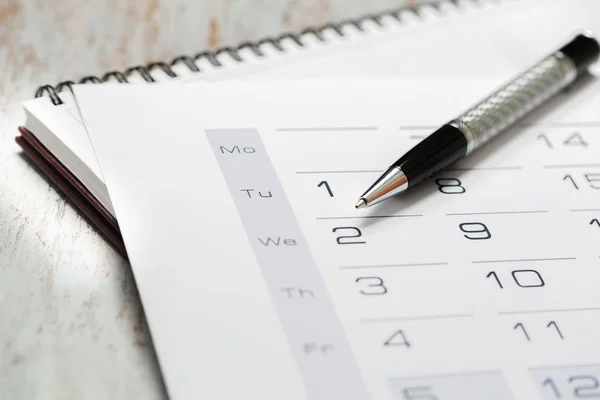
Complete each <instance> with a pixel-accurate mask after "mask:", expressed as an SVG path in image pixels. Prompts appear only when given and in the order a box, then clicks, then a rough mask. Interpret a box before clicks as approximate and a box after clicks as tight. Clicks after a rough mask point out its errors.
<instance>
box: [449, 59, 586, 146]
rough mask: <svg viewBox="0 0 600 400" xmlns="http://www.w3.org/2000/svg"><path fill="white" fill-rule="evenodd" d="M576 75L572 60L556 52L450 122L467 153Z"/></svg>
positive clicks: (556, 91)
mask: <svg viewBox="0 0 600 400" xmlns="http://www.w3.org/2000/svg"><path fill="white" fill-rule="evenodd" d="M576 78H577V68H576V66H575V63H574V62H573V61H572V60H571V59H570V58H569V57H567V56H565V55H564V54H563V53H562V52H560V51H559V52H556V53H554V54H552V55H550V56H548V57H546V58H545V59H543V60H542V61H540V62H539V63H537V64H536V65H534V66H533V67H531V68H530V69H528V70H527V71H525V72H524V73H522V74H520V75H519V76H517V77H516V78H514V79H513V80H511V81H509V82H508V83H506V84H505V85H504V86H502V87H501V88H500V89H498V90H497V91H496V92H495V93H493V94H491V95H490V96H488V97H487V98H485V99H483V100H482V101H480V102H479V103H478V104H476V105H475V106H473V107H472V108H470V109H469V110H468V111H466V112H464V113H463V114H462V115H460V116H459V117H457V118H456V119H454V120H452V121H451V122H450V125H452V126H454V127H456V128H458V129H460V131H461V132H463V134H464V135H465V137H466V139H467V152H466V154H469V153H471V152H472V151H473V150H475V149H477V148H478V147H479V146H481V145H482V144H484V143H485V142H487V141H488V140H489V139H491V138H493V137H494V136H496V135H497V134H498V133H500V132H502V131H503V130H505V129H506V128H508V127H509V126H510V125H512V124H513V123H515V121H517V120H518V119H520V118H522V117H523V116H524V115H525V114H527V113H529V112H530V111H532V110H534V109H535V108H537V107H538V106H540V105H541V104H542V103H544V102H545V101H546V100H548V99H550V98H551V97H553V96H554V95H555V94H556V93H558V92H559V91H561V90H562V89H564V88H565V87H567V86H568V85H569V84H570V83H572V82H573V81H574V80H575V79H576Z"/></svg>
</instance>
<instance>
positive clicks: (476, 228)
mask: <svg viewBox="0 0 600 400" xmlns="http://www.w3.org/2000/svg"><path fill="white" fill-rule="evenodd" d="M458 227H459V228H460V230H461V231H463V232H464V233H468V234H469V235H463V236H464V237H466V238H467V239H470V240H486V239H490V238H491V237H492V233H491V232H490V230H489V229H488V227H487V226H485V224H484V223H482V222H463V223H462V224H460V225H458Z"/></svg>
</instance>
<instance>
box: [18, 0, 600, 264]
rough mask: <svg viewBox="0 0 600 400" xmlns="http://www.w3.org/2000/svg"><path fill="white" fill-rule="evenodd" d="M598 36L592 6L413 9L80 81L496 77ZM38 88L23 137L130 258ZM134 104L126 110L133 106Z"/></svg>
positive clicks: (68, 101) (61, 115) (78, 150)
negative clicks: (573, 39) (575, 40)
mask: <svg viewBox="0 0 600 400" xmlns="http://www.w3.org/2000/svg"><path fill="white" fill-rule="evenodd" d="M582 28H588V29H592V30H594V31H597V32H600V2H598V1H596V0H577V1H575V0H498V1H495V0H476V1H475V0H460V1H440V2H434V4H426V5H422V6H420V7H418V8H417V9H416V10H415V11H412V10H407V9H404V10H389V11H382V12H381V13H378V14H377V15H365V16H362V17H358V18H356V19H355V20H352V21H346V22H345V21H331V23H330V24H328V25H326V26H323V27H312V28H311V29H307V30H306V31H304V32H299V33H285V34H282V35H281V36H275V37H269V38H263V39H261V40H257V41H256V42H252V43H245V44H240V45H239V46H233V47H231V46H228V47H223V48H220V49H215V50H214V51H209V52H200V53H198V54H197V55H195V56H192V55H189V56H181V57H177V58H175V59H173V60H172V61H169V62H159V63H150V64H148V65H147V66H136V67H132V68H129V69H127V70H126V71H123V72H119V71H111V72H107V73H106V74H104V75H102V76H98V77H95V76H91V77H89V76H88V77H86V78H84V79H82V80H83V81H84V82H87V84H98V83H103V82H117V81H118V82H129V83H132V84H136V85H139V84H142V85H143V84H153V83H155V82H158V83H160V82H165V81H174V82H183V83H185V82H190V81H197V80H203V81H221V80H229V79H245V80H247V79H253V80H254V79H283V80H288V79H295V78H307V77H324V76H325V77H326V76H334V77H336V76H374V77H379V76H402V77H407V78H412V77H419V78H429V77H433V78H435V77H437V78H440V77H441V78H449V79H450V78H465V77H468V78H473V77H483V78H500V79H505V78H507V77H508V76H509V75H512V74H515V73H517V71H520V70H522V69H523V68H525V67H526V66H529V65H530V64H531V63H532V62H534V61H537V60H538V59H539V58H540V57H541V56H542V55H545V54H547V52H549V51H551V50H554V49H555V48H557V46H558V45H559V43H560V42H562V41H564V40H566V39H565V38H567V37H569V36H570V35H572V34H573V33H574V32H575V31H576V30H578V29H582ZM75 78H76V77H73V79H74V80H73V81H66V82H62V83H60V84H58V85H54V86H53V85H45V86H42V87H40V88H39V90H38V92H37V93H36V96H38V95H40V96H41V97H40V98H36V99H32V100H29V101H26V102H25V103H24V105H23V106H24V111H25V115H26V119H25V121H24V126H23V127H21V128H20V131H21V135H20V136H19V137H18V138H17V141H18V142H19V144H20V145H21V147H22V148H23V150H24V151H25V153H26V154H27V155H28V156H29V158H30V159H31V160H32V161H33V162H34V163H35V164H36V165H38V167H39V170H40V171H41V172H42V173H44V174H45V175H47V176H48V178H49V179H50V181H51V182H53V183H54V185H55V186H56V187H57V189H59V190H61V191H63V193H64V194H65V196H66V197H68V198H69V199H70V200H71V201H72V203H73V204H74V205H75V206H76V207H77V208H78V209H79V210H80V211H81V213H82V215H83V216H85V217H86V218H87V219H88V220H89V221H90V222H91V223H92V224H93V225H94V226H95V227H97V228H98V229H99V231H100V232H102V233H103V234H104V236H105V237H106V238H107V239H108V241H109V242H110V243H111V244H113V245H114V246H115V247H116V248H117V249H118V250H120V251H121V252H122V253H123V254H124V248H123V244H122V240H121V238H120V232H119V226H118V222H117V220H116V219H115V217H114V212H113V208H112V203H111V199H110V197H109V196H108V193H107V190H106V185H105V183H104V178H103V176H102V174H101V173H100V169H99V166H98V163H97V160H96V159H95V157H94V154H93V150H92V148H91V146H90V143H89V140H88V138H87V136H86V135H85V130H84V129H83V127H82V125H81V121H80V120H79V118H78V113H77V111H76V105H75V103H74V101H73V97H72V95H71V93H70V91H69V88H70V87H71V85H72V84H73V82H80V80H77V79H75ZM134 106H135V105H134V104H129V105H128V107H127V108H126V109H123V110H122V112H124V113H126V112H127V109H129V108H130V107H134Z"/></svg>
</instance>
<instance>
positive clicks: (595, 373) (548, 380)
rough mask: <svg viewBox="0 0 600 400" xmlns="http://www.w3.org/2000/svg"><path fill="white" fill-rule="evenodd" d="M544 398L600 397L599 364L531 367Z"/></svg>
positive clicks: (577, 398) (550, 399)
mask: <svg viewBox="0 0 600 400" xmlns="http://www.w3.org/2000/svg"><path fill="white" fill-rule="evenodd" d="M529 373H530V374H531V378H532V379H533V381H534V384H535V386H536V388H537V389H538V391H539V393H540V396H541V397H542V398H543V399H544V400H556V399H561V400H579V399H600V364H589V365H570V366H552V367H541V368H531V369H530V370H529Z"/></svg>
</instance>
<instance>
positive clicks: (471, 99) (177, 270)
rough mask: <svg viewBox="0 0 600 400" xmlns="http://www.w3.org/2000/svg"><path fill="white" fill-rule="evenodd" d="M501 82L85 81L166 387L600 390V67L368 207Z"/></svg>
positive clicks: (534, 393) (487, 392)
mask: <svg viewBox="0 0 600 400" xmlns="http://www.w3.org/2000/svg"><path fill="white" fill-rule="evenodd" d="M497 84H498V82H497V81H495V80H492V81H489V80H471V79H463V80H460V79H452V80H444V79H437V80H436V79H410V80H401V79H381V80H379V79H366V78H365V79H358V78H354V79H306V80H300V81H294V82H287V83H283V82H279V83H274V82H271V83H270V82H260V83H259V82H255V83H250V82H247V83H241V82H229V83H225V82H222V83H218V84H217V83H215V84H200V83H196V84H189V85H166V86H139V87H134V86H117V85H108V86H104V85H103V86H99V87H86V86H80V87H76V88H75V94H76V98H77V101H78V104H79V106H80V109H81V112H82V116H83V119H84V121H85V123H86V125H87V127H88V129H89V135H90V139H91V143H92V144H93V146H94V148H95V151H96V155H97V157H98V161H99V165H100V166H101V168H102V173H103V176H104V177H105V179H106V183H107V187H108V191H109V194H110V198H111V200H112V201H113V204H114V207H115V213H116V217H117V218H118V220H119V223H120V225H121V228H122V232H123V237H124V240H125V244H126V246H127V252H128V254H129V257H130V260H131V263H132V268H133V271H134V275H135V278H136V283H137V286H138V289H139V291H140V295H141V299H142V302H143V305H144V310H145V312H146V315H147V318H148V323H149V327H150V330H151V334H152V337H153V342H154V345H155V348H156V351H157V355H158V359H159V362H160V366H161V370H162V372H163V376H164V378H165V382H166V385H167V389H168V391H169V394H170V395H171V396H172V398H173V399H176V400H181V399H198V398H207V399H215V400H216V399H240V398H251V399H255V398H256V399H258V398H260V399H294V400H295V399H302V400H308V399H311V400H313V399H361V400H362V399H390V400H395V399H399V400H407V399H420V400H422V399H428V400H432V399H443V400H481V399H486V400H508V399H517V400H537V399H540V400H542V399H543V400H550V399H579V398H593V397H594V396H596V397H597V396H598V395H600V388H599V386H598V384H597V383H598V382H600V342H599V341H598V337H599V333H600V322H599V321H600V297H599V296H598V282H600V246H599V243H600V224H599V222H598V221H599V220H600V135H599V133H600V120H599V119H598V109H600V81H599V80H598V78H595V77H590V78H589V79H585V80H584V81H581V82H580V83H579V84H577V85H576V86H575V87H573V88H571V89H570V90H569V91H567V92H565V93H562V94H561V95H559V96H558V97H556V98H555V99H553V100H552V101H551V102H550V103H549V104H548V105H547V106H544V107H543V108H542V109H540V110H538V111H537V112H535V113H534V114H531V115H529V116H527V118H525V119H524V120H522V121H521V122H520V123H519V124H518V125H517V126H515V127H514V128H513V129H510V130H509V131H507V132H505V133H503V134H501V135H500V136H498V137H497V138H495V139H493V140H492V141H490V142H488V143H487V144H486V145H484V146H483V147H482V148H480V149H479V150H477V151H476V152H474V153H472V154H471V155H470V156H469V157H467V158H465V159H463V160H461V161H460V162H459V163H457V164H455V165H453V166H451V167H450V168H448V169H446V170H443V171H441V172H439V173H438V174H437V175H435V176H434V177H432V178H431V179H430V180H428V181H427V182H425V183H423V184H421V185H419V186H418V187H415V188H413V189H411V191H410V192H406V193H405V194H404V195H403V196H398V197H397V198H395V199H390V200H388V201H386V202H385V203H382V204H379V205H375V206H373V207H371V208H369V209H366V210H356V209H355V208H354V203H355V201H356V197H357V196H359V195H360V193H362V191H363V190H364V188H365V187H367V186H368V185H369V184H370V183H371V182H372V181H373V180H374V179H375V178H376V177H377V176H378V174H380V173H381V172H382V170H383V169H385V168H387V166H388V165H389V164H390V163H391V162H393V161H394V160H395V159H396V158H397V157H398V156H399V155H400V154H401V153H403V152H405V151H407V150H408V149H409V148H410V147H412V146H413V145H415V144H416V143H418V141H419V140H422V139H423V137H424V136H425V135H427V134H428V133H429V132H431V131H433V130H434V129H435V128H436V127H437V126H439V125H440V124H442V123H444V122H446V121H447V120H449V119H451V118H453V117H454V116H456V115H457V114H459V113H460V112H461V111H463V110H464V109H467V108H468V107H470V106H471V105H472V104H474V103H475V102H476V101H477V100H479V99H480V98H481V97H482V96H484V95H485V94H486V93H488V92H489V91H490V90H491V89H493V88H494V87H495V86H496V85H497ZM128 104H136V107H128ZM124 109H127V112H123V110H124ZM117 142H118V143H119V145H118V146H115V143H117Z"/></svg>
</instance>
